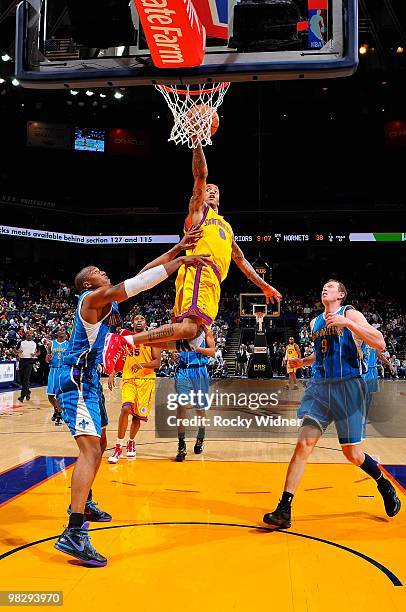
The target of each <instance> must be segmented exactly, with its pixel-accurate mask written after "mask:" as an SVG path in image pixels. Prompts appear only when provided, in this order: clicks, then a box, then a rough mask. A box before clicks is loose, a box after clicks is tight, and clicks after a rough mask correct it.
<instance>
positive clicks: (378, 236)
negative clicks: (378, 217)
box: [234, 232, 406, 245]
mask: <svg viewBox="0 0 406 612" xmlns="http://www.w3.org/2000/svg"><path fill="white" fill-rule="evenodd" d="M234 239H235V241H236V242H241V243H242V242H246V243H251V244H273V245H278V244H293V243H301V244H302V243H306V242H307V243H319V244H323V243H325V244H331V243H333V244H340V243H343V244H347V243H349V242H406V233H344V232H341V233H331V232H327V233H326V232H324V233H322V232H319V233H316V234H314V233H308V234H283V233H276V234H274V233H272V234H271V233H268V234H262V233H261V234H240V235H237V236H234Z"/></svg>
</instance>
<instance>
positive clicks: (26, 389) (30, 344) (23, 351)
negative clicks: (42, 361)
mask: <svg viewBox="0 0 406 612" xmlns="http://www.w3.org/2000/svg"><path fill="white" fill-rule="evenodd" d="M17 355H18V358H19V373H20V384H21V393H20V397H19V398H18V401H19V402H23V401H24V399H25V398H26V399H27V400H29V399H30V397H31V392H30V378H31V373H32V366H33V365H34V360H35V358H36V357H38V355H39V350H38V347H37V343H36V342H34V340H33V339H32V331H30V330H28V331H26V332H25V340H21V341H20V342H19V343H18V344H17Z"/></svg>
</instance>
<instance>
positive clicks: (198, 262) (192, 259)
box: [179, 255, 211, 267]
mask: <svg viewBox="0 0 406 612" xmlns="http://www.w3.org/2000/svg"><path fill="white" fill-rule="evenodd" d="M210 257H211V255H183V256H182V257H179V259H180V260H181V263H182V264H183V265H185V266H186V267H189V266H209V265H210V264H211V261H210Z"/></svg>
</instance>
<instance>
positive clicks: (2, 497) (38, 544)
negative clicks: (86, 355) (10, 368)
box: [0, 381, 406, 612]
mask: <svg viewBox="0 0 406 612" xmlns="http://www.w3.org/2000/svg"><path fill="white" fill-rule="evenodd" d="M388 384H390V385H392V386H391V393H394V394H396V395H397V396H398V397H399V405H402V404H404V397H403V391H404V389H405V386H404V385H403V383H402V382H401V381H399V382H393V383H388ZM292 393H294V392H292ZM17 396H18V392H11V393H10V392H9V393H2V394H0V435H1V446H0V470H1V473H0V513H1V520H0V525H1V526H0V533H1V536H0V542H1V544H0V546H1V549H0V590H2V591H11V590H19V591H52V592H54V591H62V592H63V608H64V609H65V610H69V611H70V610H72V611H73V610H85V609H86V610H87V609H89V608H96V607H98V608H100V609H102V610H106V609H113V608H114V607H115V606H120V607H122V606H130V607H131V608H138V609H140V608H141V609H145V608H146V609H148V610H174V609H178V608H179V607H185V608H187V609H188V610H201V609H208V610H226V611H228V610H241V611H247V610H253V609H256V610H269V609H278V610H287V611H291V610H292V611H295V612H301V611H311V612H315V611H319V610H320V611H321V610H323V611H324V610H326V609H329V610H342V609H343V608H345V609H347V610H349V611H354V612H355V611H358V612H359V611H360V610H368V611H369V612H372V611H375V610H376V611H377V610H382V609H384V608H387V609H390V610H393V611H399V612H400V611H401V610H402V611H403V610H405V608H406V594H405V588H404V586H403V585H404V584H406V560H405V554H404V550H405V533H406V518H405V517H406V515H405V512H404V510H403V511H401V512H400V514H399V515H398V516H397V517H396V518H395V519H392V520H390V519H388V518H387V517H386V515H385V513H384V510H383V505H382V502H381V498H380V496H379V495H378V494H377V491H376V486H375V484H374V482H373V481H372V480H371V479H370V478H368V477H366V476H365V475H364V474H363V472H361V471H360V470H359V469H357V468H356V467H354V466H353V465H351V464H348V463H347V462H346V461H345V460H344V458H343V456H342V454H341V452H340V450H339V446H338V443H337V440H336V439H335V438H334V437H326V438H324V439H322V440H321V441H320V443H319V445H318V447H317V448H316V450H315V452H314V454H313V455H312V457H311V463H310V464H309V466H308V469H307V471H306V473H305V477H304V480H303V483H302V486H301V487H300V489H299V491H298V493H297V495H296V496H295V500H294V505H293V508H294V514H293V522H292V528H291V529H290V530H287V531H273V532H272V531H271V530H270V529H268V528H266V527H265V526H264V525H263V523H262V515H263V514H264V512H265V511H269V510H272V509H273V508H274V507H275V505H276V503H277V501H278V497H279V495H280V492H281V489H282V487H283V482H284V476H285V471H286V466H287V462H288V461H289V458H290V455H291V453H292V450H293V448H294V443H295V441H294V438H293V437H292V438H285V437H280V438H255V439H249V438H246V439H227V438H225V439H213V440H211V441H210V440H208V441H207V442H206V445H205V451H204V453H203V455H201V456H194V455H193V439H192V438H190V439H189V441H188V450H189V454H188V456H187V461H185V462H184V463H176V462H175V461H174V460H173V458H174V456H175V454H176V446H177V445H176V439H165V438H157V437H156V435H155V428H154V418H152V419H151V420H150V421H149V423H147V424H143V426H142V428H141V431H140V434H139V437H138V443H137V449H138V455H137V459H136V460H135V461H134V460H129V459H125V458H124V459H122V460H120V461H119V463H118V464H117V465H110V464H109V463H108V462H107V456H108V454H109V451H106V454H105V458H104V459H103V464H102V467H101V469H100V472H99V476H98V479H97V481H96V483H95V486H94V489H93V490H94V498H95V499H96V500H97V501H98V502H99V503H100V506H101V507H102V508H103V509H106V510H107V511H108V512H110V513H111V514H112V515H113V521H112V522H111V523H107V524H106V523H104V524H97V523H92V524H91V529H92V531H91V536H92V543H93V544H94V545H95V547H96V548H97V550H99V551H100V552H101V553H102V554H105V555H106V556H107V557H108V565H107V566H106V567H105V568H93V569H89V568H86V567H83V566H81V565H80V564H79V563H78V562H76V561H75V560H73V559H71V558H70V557H67V556H64V555H62V554H60V553H58V552H57V551H56V550H54V548H53V544H54V542H55V539H56V538H57V536H58V535H59V534H60V532H61V530H62V526H63V525H64V524H66V522H67V519H66V508H67V506H68V505H69V497H70V489H69V486H70V477H71V472H72V467H73V464H74V461H75V455H76V448H75V446H76V445H75V444H74V443H73V441H72V439H71V437H70V435H69V433H68V431H67V429H66V427H65V426H63V427H59V428H57V427H55V426H54V424H53V423H52V422H51V420H50V417H51V414H52V411H51V408H50V406H49V405H48V402H47V398H46V395H45V388H38V389H34V390H33V391H32V399H31V401H30V402H28V403H24V404H23V405H22V404H20V403H19V402H18V401H17ZM402 398H403V399H402ZM106 399H107V406H108V410H109V417H110V424H109V426H108V443H109V444H108V447H109V448H110V449H111V447H112V446H114V444H115V439H116V424H117V419H118V414H119V410H120V389H119V387H118V388H116V389H114V390H113V392H111V393H110V392H109V391H108V390H107V389H106ZM291 403H292V404H295V399H294V398H293V400H292V402H291ZM403 418H404V416H402V419H403ZM366 450H367V451H368V452H370V453H371V454H373V455H374V456H375V457H378V458H379V460H380V462H381V464H382V465H383V466H385V470H386V472H387V474H388V475H389V476H390V477H391V479H392V481H393V482H394V483H395V485H396V487H397V490H398V494H399V495H400V497H401V499H402V501H403V503H405V502H404V493H405V488H406V447H405V443H404V439H402V438H397V437H392V436H391V437H390V438H385V437H370V438H369V440H367V442H366Z"/></svg>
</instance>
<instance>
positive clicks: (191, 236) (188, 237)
mask: <svg viewBox="0 0 406 612" xmlns="http://www.w3.org/2000/svg"><path fill="white" fill-rule="evenodd" d="M202 234H203V232H202V229H201V228H200V227H194V225H192V227H191V228H190V229H189V230H188V231H187V232H186V234H185V235H184V236H183V238H182V240H181V241H180V242H179V244H178V246H179V248H180V250H181V251H186V249H193V247H195V246H196V243H197V242H198V241H199V240H200V238H201V237H202Z"/></svg>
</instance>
